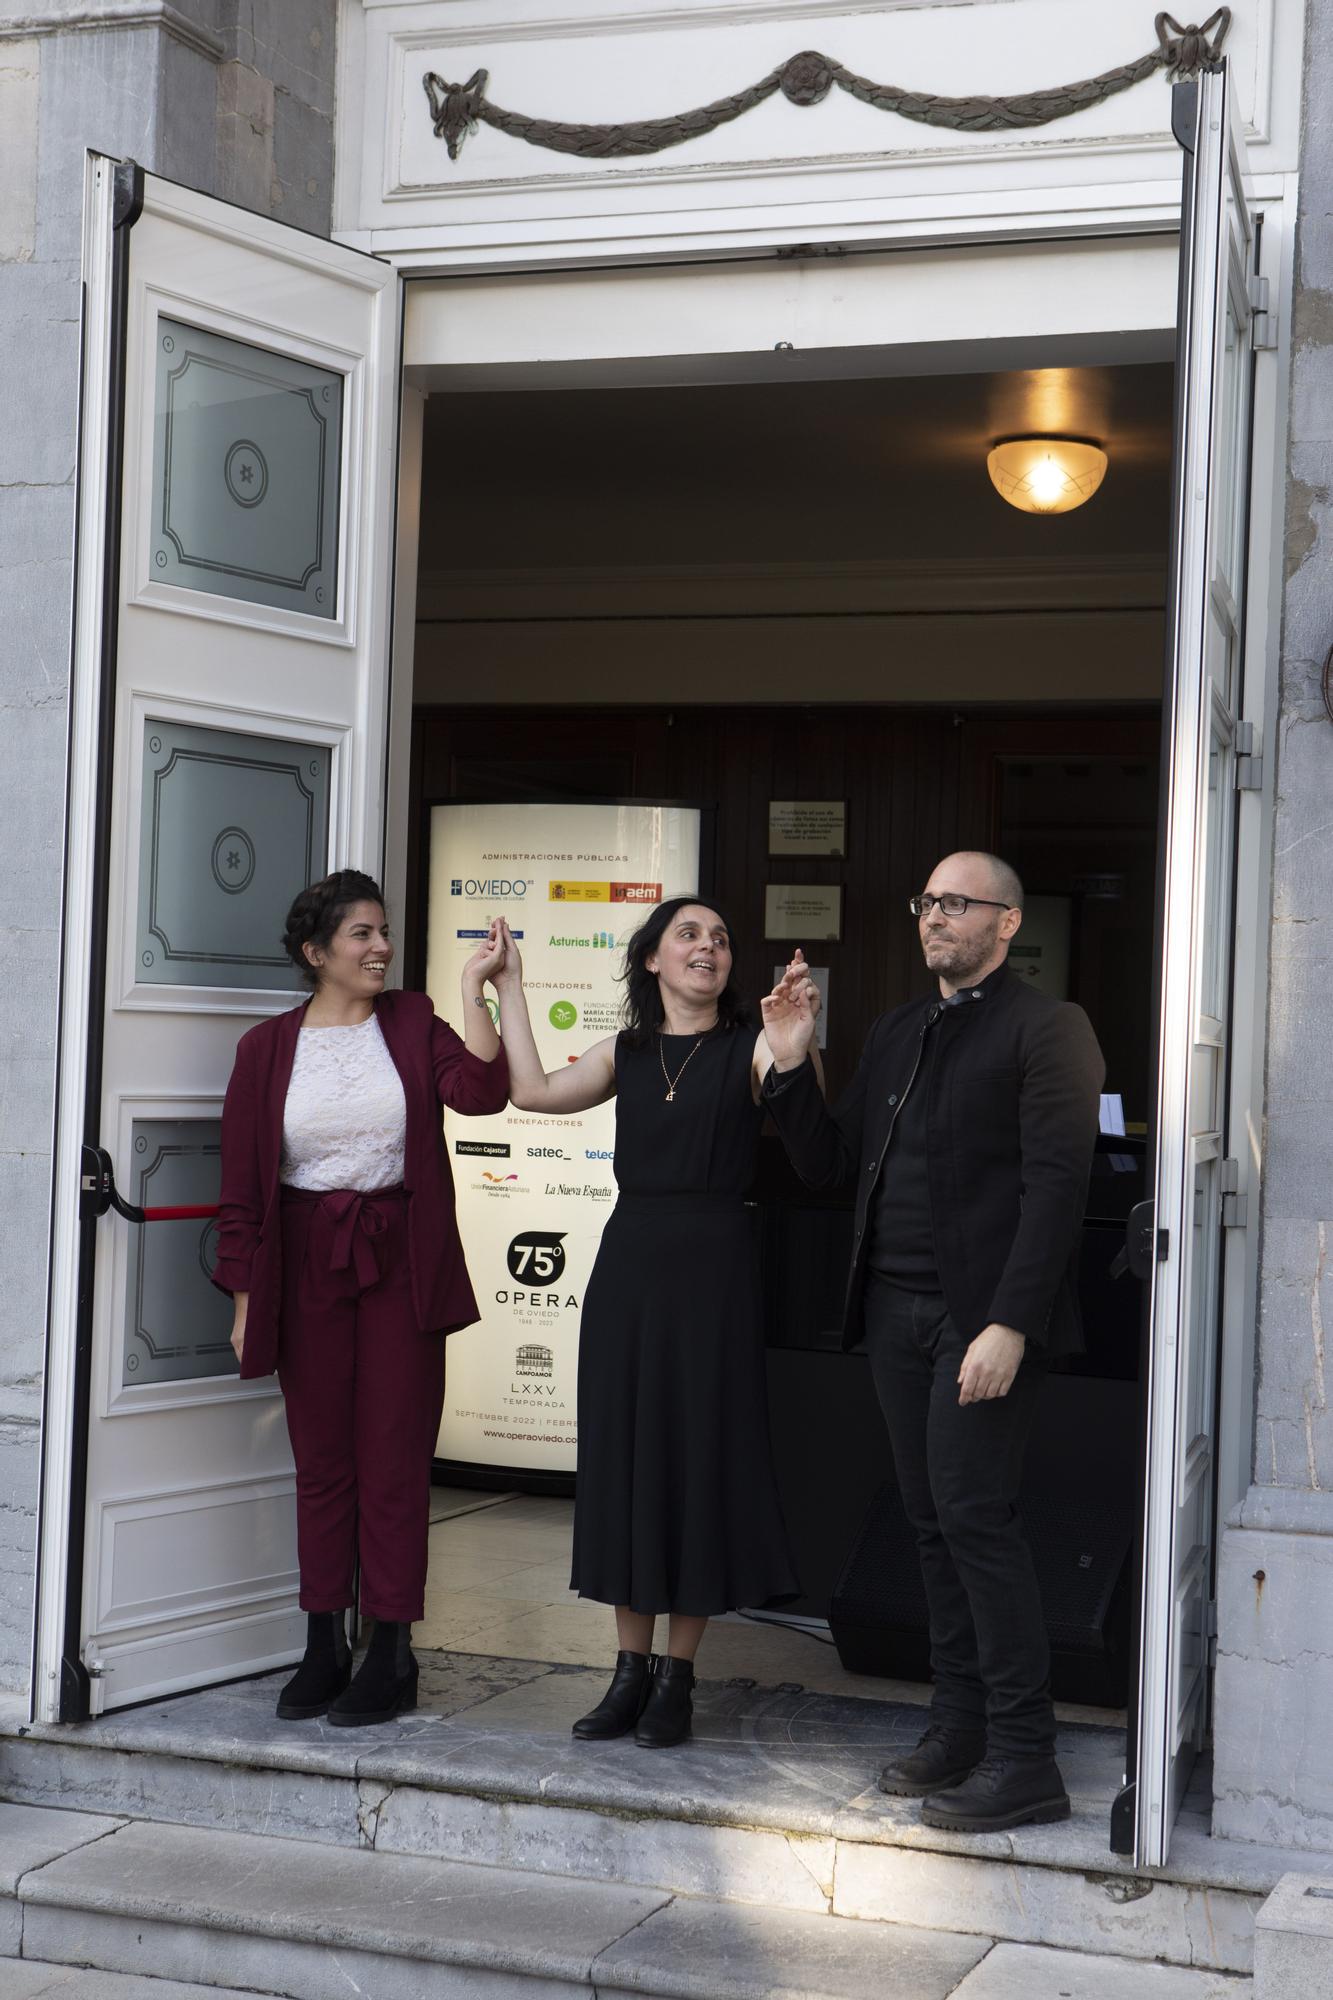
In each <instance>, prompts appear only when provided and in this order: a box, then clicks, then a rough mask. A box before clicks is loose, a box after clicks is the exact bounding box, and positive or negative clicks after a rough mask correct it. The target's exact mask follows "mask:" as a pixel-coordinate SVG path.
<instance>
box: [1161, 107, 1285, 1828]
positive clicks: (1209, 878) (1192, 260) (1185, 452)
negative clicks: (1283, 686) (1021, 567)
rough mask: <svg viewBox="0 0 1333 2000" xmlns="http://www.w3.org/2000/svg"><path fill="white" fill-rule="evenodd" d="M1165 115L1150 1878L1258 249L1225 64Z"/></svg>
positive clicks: (1208, 1054)
mask: <svg viewBox="0 0 1333 2000" xmlns="http://www.w3.org/2000/svg"><path fill="white" fill-rule="evenodd" d="M1174 109H1175V115H1174V123H1175V126H1176V132H1177V136H1178V137H1179V138H1180V140H1181V143H1182V144H1183V145H1184V146H1185V148H1186V158H1187V165H1186V172H1185V198H1184V204H1183V212H1182V228H1181V288H1180V299H1181V317H1180V325H1179V328H1178V336H1177V338H1178V347H1177V371H1178V375H1177V391H1176V393H1177V435H1176V451H1177V469H1176V516H1175V521H1174V524H1173V564H1174V575H1173V597H1172V625H1171V632H1170V645H1171V654H1170V659H1169V662H1168V667H1169V671H1168V678H1167V707H1166V714H1165V716H1164V721H1165V725H1166V729H1167V750H1166V757H1165V764H1164V772H1165V815H1164V818H1165V828H1164V848H1165V855H1164V862H1165V867H1164V896H1163V909H1162V913H1161V921H1162V927H1163V935H1162V987H1161V1015H1160V1023H1159V1068H1158V1080H1157V1115H1156V1134H1157V1161H1156V1186H1155V1205H1156V1215H1155V1220H1156V1227H1157V1239H1156V1240H1157V1260H1156V1262H1155V1264H1154V1267H1153V1275H1152V1281H1151V1300H1150V1313H1151V1339H1150V1348H1149V1383H1148V1440H1147V1491H1146V1500H1145V1526H1144V1562H1143V1598H1142V1654H1141V1661H1140V1675H1139V1701H1138V1713H1137V1733H1136V1744H1137V1760H1138V1765H1137V1774H1136V1787H1135V1799H1134V1820H1135V1830H1134V1839H1135V1855H1136V1859H1137V1860H1138V1861H1139V1862H1141V1863H1149V1864H1153V1865H1160V1864H1161V1863H1163V1862H1164V1861H1165V1859H1166V1852H1167V1847H1168V1844H1169V1841H1170V1833H1171V1827H1172V1825H1173V1823H1174V1820H1175V1817H1176V1812H1177V1810H1178V1808H1179V1805H1180V1801H1181V1798H1182V1797H1183V1794H1184V1790H1185V1787H1186V1785H1187V1783H1188V1780H1189V1775H1190V1770H1191V1767H1192V1765H1193V1761H1194V1758H1195V1755H1196V1753H1197V1751H1198V1749H1199V1748H1200V1746H1201V1744H1202V1742H1203V1736H1204V1730H1205V1726H1206V1722H1207V1697H1208V1656H1209V1634H1210V1632H1211V1629H1212V1628H1211V1613H1212V1601H1211V1600H1212V1573H1213V1522H1214V1515H1215V1491H1216V1448H1215V1437H1216V1428H1217V1366H1218V1351H1219V1340H1220V1320H1221V1273H1222V1246H1223V1223H1222V1198H1223V1182H1222V1162H1223V1157H1224V1154H1225V1152H1226V1143H1225V1142H1226V1129H1225V1127H1226V1085H1227V1043H1228V1035H1229V1032H1230V1014H1231V999H1230V995H1231V986H1232V974H1233V967H1232V941H1231V934H1232V895H1233V879H1234V862H1235V785H1236V772H1235V762H1236V750H1235V745H1236V713H1235V711H1236V704H1237V701H1238V699H1239V690H1240V675H1239V665H1240V649H1241V637H1242V632H1243V610H1244V599H1245V564H1246V518H1247V493H1246V488H1247V477H1248V465H1249V435H1250V405H1251V395H1252V382H1253V365H1252V357H1251V351H1250V338H1249V326H1250V306H1249V274H1250V272H1251V271H1252V270H1253V269H1254V267H1255V259H1256V251H1257V238H1256V232H1255V228H1254V224H1253V221H1252V218H1251V215H1250V212H1249V208H1248V204H1247V200H1246V194H1245V160H1244V152H1243V148H1242V144H1241V140H1240V138H1239V136H1238V132H1237V130H1236V126H1235V115H1234V110H1233V106H1232V103H1231V98H1230V85H1229V81H1228V76H1227V73H1226V70H1225V68H1222V69H1219V70H1217V71H1211V72H1205V73H1204V74H1203V75H1202V76H1201V77H1200V78H1199V81H1198V83H1197V85H1195V84H1189V85H1181V86H1177V96H1176V101H1175V108H1174Z"/></svg>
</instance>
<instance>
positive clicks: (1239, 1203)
mask: <svg viewBox="0 0 1333 2000" xmlns="http://www.w3.org/2000/svg"><path fill="white" fill-rule="evenodd" d="M1220 1185H1221V1189H1222V1227H1223V1229H1245V1228H1247V1227H1248V1226H1249V1220H1250V1197H1249V1196H1248V1195H1247V1194H1241V1192H1240V1161H1239V1160H1223V1162H1222V1179H1221V1183H1220Z"/></svg>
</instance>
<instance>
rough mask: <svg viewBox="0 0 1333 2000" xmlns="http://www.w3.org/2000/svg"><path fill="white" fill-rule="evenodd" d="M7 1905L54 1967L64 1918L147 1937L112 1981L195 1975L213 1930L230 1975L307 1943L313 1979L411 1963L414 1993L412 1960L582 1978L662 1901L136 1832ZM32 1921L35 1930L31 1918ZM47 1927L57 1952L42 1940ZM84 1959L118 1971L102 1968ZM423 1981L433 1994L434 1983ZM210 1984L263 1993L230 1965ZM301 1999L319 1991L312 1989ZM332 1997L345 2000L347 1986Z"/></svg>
mask: <svg viewBox="0 0 1333 2000" xmlns="http://www.w3.org/2000/svg"><path fill="white" fill-rule="evenodd" d="M20 1894H21V1899H22V1901H23V1903H24V1905H25V1920H26V1922H27V1923H30V1924H32V1925H33V1931H32V1936H31V1938H30V1939H29V1937H28V1935H27V1933H26V1931H25V1948H27V1949H31V1950H33V1951H34V1952H36V1953H38V1954H39V1955H41V1956H45V1957H48V1958H54V1959H57V1960H69V1959H71V1958H72V1957H73V1956H74V1946H73V1945H71V1944H70V1943H69V1942H67V1940H68V1938H69V1937H70V1935H71V1933H72V1931H73V1925H72V1923H71V1915H72V1913H82V1914H83V1915H84V1916H86V1917H88V1918H90V1919H95V1920H97V1922H96V1923H95V1924H93V1925H90V1926H87V1927H86V1928H87V1929H88V1930H89V1931H90V1933H91V1934H93V1935H99V1934H101V1932H103V1931H105V1933H106V1938H107V1940H108V1941H110V1940H111V1939H112V1937H113V1933H114V1932H115V1931H117V1930H118V1929H123V1927H124V1926H126V1925H127V1924H128V1927H129V1929H130V1931H135V1930H138V1931H140V1932H143V1933H144V1934H145V1936H147V1935H149V1933H150V1932H152V1931H155V1932H156V1934H157V1938H158V1942H159V1943H160V1944H162V1945H163V1947H164V1952H163V1954H162V1955H161V1956H160V1958H159V1961H158V1962H157V1963H154V1964H151V1965H150V1964H149V1963H148V1961H147V1960H144V1959H140V1960H137V1961H131V1962H130V1964H129V1965H128V1966H126V1967H124V1968H123V1969H128V1970H153V1971H161V1972H163V1973H166V1974H169V1975H170V1976H173V1977H180V1978H189V1977H195V1978H198V1977H199V1972H198V1971H197V1970H195V1969H194V1965H193V1962H192V1961H190V1959H189V1953H188V1952H185V1953H184V1954H183V1953H182V1947H183V1946H184V1945H185V1944H187V1943H188V1942H189V1941H190V1938H191V1937H193V1936H194V1934H196V1933H202V1932H208V1933H225V1934H226V1938H227V1954H228V1957H227V1963H228V1965H233V1964H237V1963H238V1961H236V1960H235V1959H234V1958H233V1957H232V1956H231V1955H232V1954H233V1953H234V1952H235V1951H237V1950H239V1948H240V1946H241V1945H242V1943H243V1942H244V1941H245V1940H249V1941H250V1942H251V1943H255V1944H264V1945H269V1944H271V1943H272V1942H273V1941H279V1942H285V1943H286V1944H288V1945H289V1946H292V1947H296V1948H301V1947H306V1948H309V1947H313V1948H314V1949H313V1953H311V1952H310V1951H307V1954H306V1956H307V1957H308V1958H309V1961H310V1964H311V1965H312V1966H313V1967H314V1968H315V1969H316V1970H317V1971H320V1972H322V1971H323V1970H325V1969H327V1968H328V1967H329V1966H331V1965H332V1964H333V1962H334V1961H335V1960H336V1959H337V1958H338V1957H339V1955H341V1954H347V1953H356V1954H359V1955H361V1956H362V1957H364V1958H367V1959H374V1960H378V1959H380V1958H384V1959H404V1960H410V1961H412V1963H413V1964H414V1965H415V1967H416V1970H417V1976H418V1980H419V1981H420V1977H421V1972H420V1968H421V1964H422V1962H423V1961H424V1962H426V1963H428V1964H430V1965H431V1966H432V1967H433V1968H434V1967H436V1966H440V1967H443V1966H452V1967H455V1968H461V1969H466V1970H467V1972H468V1973H469V1976H472V1975H476V1974H481V1973H496V1974H503V1975H504V1976H505V1977H506V1978H510V1979H513V1978H522V1979H528V1978H533V1977H539V1976H540V1977H547V1978H551V1979H555V1980H561V1979H563V1980H565V1981H572V1982H578V1981H580V1980H582V1981H585V1982H586V1980H587V1978H588V1975H589V1969H590V1967H591V1965H592V1962H593V1960H594V1959H595V1958H596V1957H597V1956H598V1955H599V1953H601V1952H603V1951H604V1950H605V1949H606V1948H607V1946H608V1945H609V1944H611V1943H613V1942H614V1941H615V1940H617V1939H618V1938H621V1937H623V1936H624V1935H625V1933H626V1932H627V1931H629V1930H631V1929H633V1928H634V1927H635V1926H637V1925H639V1924H641V1923H642V1922H643V1920H644V1919H645V1918H646V1917H647V1916H649V1915H651V1914H652V1912H653V1911H654V1910H656V1909H658V1908H659V1907H660V1906H661V1904H662V1902H663V1901H664V1898H663V1896H662V1894H661V1893H660V1892H653V1891H650V1890H644V1889H635V1888H628V1887H625V1886H623V1885H621V1884H613V1883H580V1884H578V1887H577V1893H574V1894H571V1893H570V1884H569V1883H568V1882H567V1881H556V1880H549V1879H546V1878H543V1877H540V1876H521V1875H516V1874H514V1873H511V1872H510V1871H508V1870H504V1869H498V1868H473V1867H467V1866H462V1865H459V1864H457V1863H452V1862H442V1861H422V1860H418V1859H416V1858H414V1857H408V1858H403V1857H399V1856H397V1855H379V1854H374V1853H371V1852H369V1851H367V1850H365V1849H361V1850H355V1851H349V1850H347V1849H343V1848H333V1847H324V1846H319V1845H317V1844H315V1843H306V1842H303V1841H295V1840H266V1839H263V1838H262V1837H259V1836H256V1835H246V1834H232V1833H205V1832H202V1831H200V1830H199V1829H198V1828H195V1827H180V1826H177V1827H163V1826H154V1825H148V1824H136V1823H134V1822H131V1823H129V1824H128V1825H126V1826H124V1827H122V1828H121V1829H120V1830H119V1831H118V1832H116V1833H112V1834H110V1835H109V1836H108V1837H107V1838H106V1839H105V1840H101V1841H98V1842H95V1843H94V1844H93V1845H91V1846H89V1847H86V1848H84V1849H82V1850H81V1851H80V1852H78V1853H76V1854H69V1855H66V1856H64V1857H63V1858H62V1859H61V1860H58V1861H54V1862H52V1863H51V1865H50V1866H49V1867H46V1868H42V1869H39V1870H37V1871H36V1872H34V1873H30V1874H29V1875H27V1876H26V1877H25V1878H24V1880H23V1882H22V1883H21V1884H20ZM42 1910H44V1911H45V1912H46V1913H47V1922H46V1923H45V1924H43V1923H42V1922H41V1920H40V1919H39V1918H38V1917H37V1912H38V1911H42ZM53 1918H57V1919H58V1921H57V1922H52V1921H51V1920H52V1919H53ZM103 1919H105V1920H107V1921H106V1923H105V1924H103V1923H102V1922H101V1920H103ZM34 1920H36V1921H34ZM52 1931H55V1932H56V1933H58V1935H57V1938H56V1945H55V1948H50V1947H49V1945H48V1942H47V1940H48V1938H49V1936H50V1934H51V1932H52ZM182 1934H184V1935H182ZM167 1946H171V1947H172V1949H171V1950H169V1951H168V1950H166V1949H165V1947H167ZM289 1955H291V1954H289ZM212 1957H213V1959H214V1960H216V1957H217V1954H216V1953H215V1952H214V1953H212ZM97 1962H101V1963H109V1964H111V1965H113V1966H115V1965H116V1959H115V1958H114V1957H111V1958H103V1959H100V1960H99V1961H97ZM212 1969H213V1967H211V1966H210V1970H212ZM256 1969H258V1968H257V1967H256ZM431 1979H432V1990H433V1983H434V1980H435V1973H434V1971H432V1974H431ZM222 1983H223V1984H224V1985H228V1984H232V1985H235V1984H240V1985H245V1984H247V1983H248V1984H260V1983H261V1981H260V1980H258V1979H255V1978H253V1977H247V1976H246V1974H245V1969H244V1967H243V1966H242V1967H241V1970H240V1971H239V1972H238V1973H237V1976H235V1977H232V1976H231V1975H230V1973H229V1976H228V1977H227V1978H226V1979H224V1980H223V1981H222ZM262 1983H267V1981H266V1980H265V1981H264V1982H262ZM311 1990H312V1991H315V1992H319V1991H320V1990H321V1988H320V1986H319V1984H318V1982H317V1981H316V1982H315V1983H314V1984H313V1985H312V1988H311ZM330 1990H333V1989H332V1988H330ZM339 1990H341V1991H342V1992H344V1993H345V1992H346V1991H347V1990H348V1989H347V1985H346V1983H345V1982H344V1984H343V1986H342V1987H341V1989H339ZM352 1990H355V1989H354V1988H353V1989H352ZM371 1990H374V1991H378V1987H374V1988H372V1989H371ZM441 1990H446V1989H443V1988H442V1989H441Z"/></svg>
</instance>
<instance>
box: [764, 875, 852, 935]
mask: <svg viewBox="0 0 1333 2000" xmlns="http://www.w3.org/2000/svg"><path fill="white" fill-rule="evenodd" d="M764 936H765V937H766V938H790V939H791V941H792V943H793V944H806V943H810V942H812V941H819V942H823V943H825V944H828V943H836V942H837V940H838V939H839V938H840V937H841V936H842V887H841V885H840V884H839V883H837V882H770V883H769V884H768V886H767V888H766V889H765V890H764Z"/></svg>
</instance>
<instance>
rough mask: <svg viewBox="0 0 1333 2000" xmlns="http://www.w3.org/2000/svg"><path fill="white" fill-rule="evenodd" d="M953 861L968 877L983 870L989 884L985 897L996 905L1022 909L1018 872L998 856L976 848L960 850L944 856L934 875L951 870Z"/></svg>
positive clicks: (1021, 888) (1021, 885)
mask: <svg viewBox="0 0 1333 2000" xmlns="http://www.w3.org/2000/svg"><path fill="white" fill-rule="evenodd" d="M955 861H957V862H960V863H963V864H964V865H965V866H966V869H967V872H968V874H969V875H970V874H971V873H972V872H973V870H974V869H975V868H983V869H985V871H986V877H987V880H988V882H989V883H990V887H989V889H988V890H987V892H986V893H987V895H989V896H993V897H994V898H995V901H996V902H997V903H1005V904H1007V905H1008V907H1009V908H1010V909H1011V910H1021V909H1022V907H1023V884H1022V882H1021V881H1020V880H1019V878H1018V870H1017V869H1016V868H1011V867H1010V866H1009V863H1008V862H1007V861H1004V860H1002V859H1001V858H1000V856H999V855H998V854H987V853H985V852H984V851H983V850H982V849H981V848H976V847H964V848H960V849H959V851H958V853H957V854H950V855H946V857H945V859H944V860H943V861H941V863H940V865H939V867H938V868H937V869H936V870H935V873H936V874H937V875H939V874H942V873H943V871H944V870H945V869H946V868H952V867H953V864H954V863H955ZM963 893H964V894H966V893H967V892H966V891H964V892H963Z"/></svg>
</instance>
